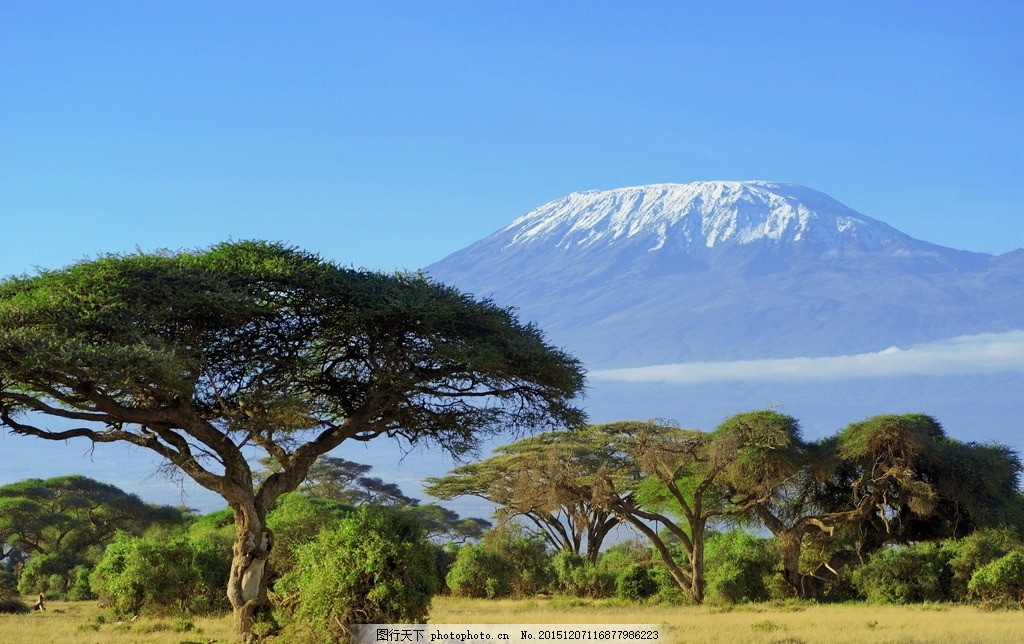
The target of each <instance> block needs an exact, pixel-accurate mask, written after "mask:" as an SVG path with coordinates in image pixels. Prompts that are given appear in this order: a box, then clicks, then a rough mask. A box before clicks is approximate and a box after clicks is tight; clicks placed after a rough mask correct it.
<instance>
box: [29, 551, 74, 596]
mask: <svg viewBox="0 0 1024 644" xmlns="http://www.w3.org/2000/svg"><path fill="white" fill-rule="evenodd" d="M70 568H71V565H70V564H69V562H68V561H67V558H66V557H63V556H61V555H56V554H45V555H36V556H34V557H32V558H31V559H29V560H28V563H27V564H25V567H24V568H22V570H21V579H19V580H18V592H20V593H21V594H22V595H33V596H34V595H38V594H39V593H43V594H44V595H46V596H47V597H50V598H51V599H61V598H63V597H64V592H65V591H66V590H67V586H68V582H67V577H66V575H67V573H68V570H69V569H70Z"/></svg>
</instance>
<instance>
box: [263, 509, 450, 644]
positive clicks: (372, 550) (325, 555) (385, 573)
mask: <svg viewBox="0 0 1024 644" xmlns="http://www.w3.org/2000/svg"><path fill="white" fill-rule="evenodd" d="M295 552H296V564H295V568H294V569H293V570H292V571H291V572H289V573H288V574H287V575H285V576H284V577H282V578H281V579H280V581H279V582H278V583H277V584H276V585H275V592H276V593H277V594H278V595H279V596H280V597H282V598H283V600H284V601H283V603H282V604H281V606H282V608H281V609H279V611H278V616H279V619H280V620H281V621H282V622H283V623H284V624H285V629H286V636H287V637H288V638H289V641H295V640H303V639H308V640H310V641H317V642H322V641H331V642H338V641H345V638H347V636H348V629H349V627H350V625H351V624H354V623H413V624H415V623H419V622H421V621H423V620H424V618H425V617H426V615H427V609H428V608H429V606H430V600H431V598H432V597H433V595H434V593H435V592H436V590H437V582H436V578H435V574H434V559H435V550H434V547H433V545H432V544H431V543H430V542H429V541H427V539H426V537H425V536H424V534H423V529H422V527H421V526H420V524H419V522H418V521H416V520H415V519H414V518H412V517H410V516H408V515H402V514H399V513H396V512H391V511H388V510H386V509H383V508H372V507H365V506H364V507H361V508H359V509H358V510H357V511H356V512H354V513H352V514H351V515H350V516H348V517H346V518H344V519H342V520H341V521H339V522H338V524H337V525H336V526H335V527H333V528H330V529H327V530H323V531H322V532H320V534H319V535H318V536H317V538H316V539H314V540H313V541H312V542H310V543H308V544H305V545H302V546H299V547H298V548H297V549H296V551H295Z"/></svg>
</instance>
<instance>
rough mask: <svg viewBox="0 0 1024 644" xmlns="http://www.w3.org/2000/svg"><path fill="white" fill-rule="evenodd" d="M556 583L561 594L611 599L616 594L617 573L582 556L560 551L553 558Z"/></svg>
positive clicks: (552, 565) (552, 567) (552, 566)
mask: <svg viewBox="0 0 1024 644" xmlns="http://www.w3.org/2000/svg"><path fill="white" fill-rule="evenodd" d="M551 569H552V570H553V571H554V583H555V586H556V587H557V589H558V590H559V591H561V592H564V593H567V594H569V595H573V596H576V597H591V598H600V597H610V596H611V595H612V594H613V593H614V592H615V573H614V572H612V571H610V570H607V569H606V568H605V567H604V566H603V565H600V564H599V565H597V566H595V565H594V564H592V563H590V562H589V561H587V560H586V558H584V557H581V556H580V555H578V554H576V553H574V552H569V551H567V550H560V551H558V552H557V553H555V555H554V557H552V558H551Z"/></svg>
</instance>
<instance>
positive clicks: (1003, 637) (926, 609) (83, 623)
mask: <svg viewBox="0 0 1024 644" xmlns="http://www.w3.org/2000/svg"><path fill="white" fill-rule="evenodd" d="M47 606H48V608H49V609H50V610H48V611H47V612H46V613H42V614H40V613H33V614H31V615H0V643H2V644H40V643H44V644H107V643H111V644H118V643H123V644H127V643H129V642H132V643H135V642H138V643H146V644H149V643H152V644H172V643H173V644H179V643H180V642H203V643H204V644H208V643H210V642H224V643H227V642H231V641H233V638H234V633H233V630H232V626H231V619H230V617H228V616H223V617H205V618H204V617H196V618H192V619H191V620H189V621H190V622H191V623H192V629H191V630H176V629H180V628H181V627H182V626H183V625H184V624H183V623H182V620H178V619H176V618H173V617H168V618H145V617H140V618H139V619H138V620H137V621H135V622H132V623H121V624H118V623H111V622H109V621H108V622H105V623H99V622H98V621H97V619H96V617H97V616H98V615H101V614H103V611H101V610H100V609H99V608H98V606H97V605H96V603H95V602H59V601H53V602H50V603H48V604H47ZM430 621H431V622H432V623H447V624H601V623H610V624H645V623H649V624H661V625H662V626H663V627H664V628H663V633H664V634H665V635H666V636H667V637H665V639H664V640H662V641H663V642H664V643H665V644H672V643H678V644H683V643H688V642H694V643H704V642H711V643H714V642H751V643H755V644H756V643H761V642H764V643H777V644H784V643H793V644H796V643H797V642H807V643H808V644H810V643H812V642H813V643H815V644H817V643H819V642H820V643H828V644H838V643H846V642H849V643H861V642H879V643H892V644H896V643H903V644H910V643H920V644H924V643H931V642H935V643H939V642H941V643H943V644H945V643H954V644H955V643H968V642H970V643H975V642H976V643H979V644H987V643H990V642H991V643H1001V642H1007V643H1009V642H1012V643H1015V644H1016V643H1019V642H1024V613H1021V612H1019V611H994V612H990V611H983V610H980V609H977V608H974V607H970V606H946V605H934V604H933V605H924V606H909V607H908V606H868V605H860V604H843V605H814V604H809V605H807V604H799V605H783V606H770V605H765V604H756V605H751V606H740V607H734V608H732V609H721V608H715V607H708V606H704V607H692V606H637V605H620V604H617V603H616V602H609V601H593V602H588V601H580V600H575V599H559V598H555V599H537V600H500V601H487V600H468V599H453V598H450V597H438V598H437V599H435V601H434V604H433V608H432V610H431V615H430Z"/></svg>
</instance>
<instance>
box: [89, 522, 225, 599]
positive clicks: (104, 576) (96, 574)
mask: <svg viewBox="0 0 1024 644" xmlns="http://www.w3.org/2000/svg"><path fill="white" fill-rule="evenodd" d="M230 568H231V558H230V556H229V554H228V553H225V552H223V551H221V550H220V549H218V548H216V547H215V546H213V545H211V544H209V543H206V542H197V541H193V540H192V539H191V538H190V537H188V536H187V535H178V536H176V537H172V538H170V539H168V540H165V541H162V540H156V539H154V538H151V537H131V536H128V535H125V534H121V535H118V537H117V538H116V539H115V540H114V542H113V543H111V544H110V545H109V546H108V547H107V550H106V552H105V553H104V555H103V559H101V560H100V562H99V563H98V564H97V565H96V568H95V569H94V570H93V572H92V575H91V576H90V585H91V588H92V591H93V592H95V593H96V594H97V595H98V596H99V598H100V601H101V602H103V603H105V604H108V605H110V606H112V607H113V609H114V612H115V613H116V614H118V615H119V616H122V617H124V616H128V615H137V614H139V613H140V612H142V611H152V612H155V613H177V614H186V613H203V612H210V611H215V610H226V609H227V608H228V605H227V597H226V596H225V592H224V589H225V588H226V587H227V579H228V572H229V570H230Z"/></svg>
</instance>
